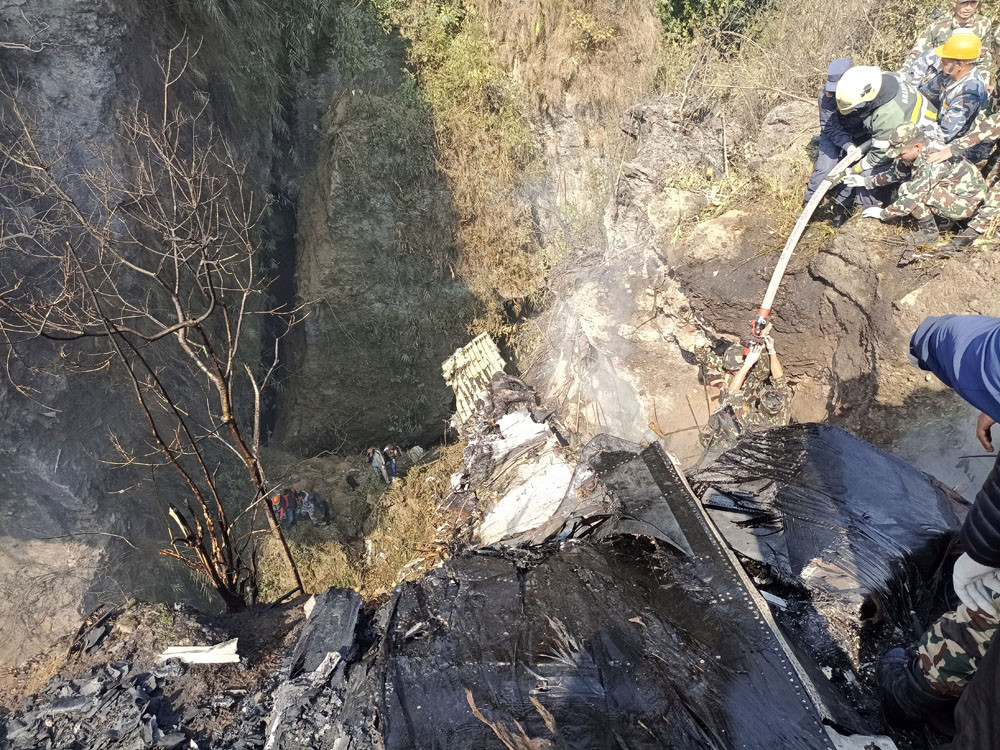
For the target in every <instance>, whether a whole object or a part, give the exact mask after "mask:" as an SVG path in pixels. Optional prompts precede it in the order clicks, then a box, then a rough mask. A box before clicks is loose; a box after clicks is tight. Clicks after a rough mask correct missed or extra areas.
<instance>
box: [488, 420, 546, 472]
mask: <svg viewBox="0 0 1000 750" xmlns="http://www.w3.org/2000/svg"><path fill="white" fill-rule="evenodd" d="M497 427H499V428H500V435H501V436H502V439H501V440H494V441H491V442H490V449H491V451H492V454H493V460H494V461H496V463H497V465H500V464H504V463H506V462H507V461H508V460H509V459H510V458H511V457H512V456H514V455H515V454H519V453H522V452H524V451H526V450H527V449H528V448H530V447H532V446H534V445H538V446H541V445H543V444H544V443H545V441H546V440H547V439H548V438H549V437H550V436H551V435H552V430H551V429H549V426H548V425H546V424H544V423H543V424H539V423H538V422H536V421H535V420H534V419H532V418H531V412H529V411H528V410H527V409H518V410H517V411H513V412H511V413H510V414H508V415H507V416H505V417H502V418H501V419H500V420H499V421H498V422H497Z"/></svg>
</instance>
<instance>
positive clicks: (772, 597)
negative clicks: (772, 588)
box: [760, 591, 788, 609]
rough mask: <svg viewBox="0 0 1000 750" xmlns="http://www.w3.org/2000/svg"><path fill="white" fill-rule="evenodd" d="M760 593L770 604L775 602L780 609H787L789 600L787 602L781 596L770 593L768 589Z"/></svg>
mask: <svg viewBox="0 0 1000 750" xmlns="http://www.w3.org/2000/svg"><path fill="white" fill-rule="evenodd" d="M760 593H761V596H763V597H764V600H765V601H767V603H768V604H773V605H774V606H775V607H777V608H778V609H785V608H786V607H787V606H788V602H786V601H785V600H784V599H782V598H781V597H780V596H775V595H774V594H770V593H768V592H767V591H761V592H760Z"/></svg>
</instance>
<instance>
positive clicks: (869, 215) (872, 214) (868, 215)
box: [861, 206, 882, 221]
mask: <svg viewBox="0 0 1000 750" xmlns="http://www.w3.org/2000/svg"><path fill="white" fill-rule="evenodd" d="M861 218H863V219H878V220H879V221H882V209H881V208H879V207H878V206H869V207H868V208H866V209H865V210H864V211H862V212H861Z"/></svg>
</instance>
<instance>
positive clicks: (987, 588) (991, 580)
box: [952, 554, 1000, 617]
mask: <svg viewBox="0 0 1000 750" xmlns="http://www.w3.org/2000/svg"><path fill="white" fill-rule="evenodd" d="M998 573H1000V571H998V570H997V568H991V567H989V566H988V565H980V564H979V563H977V562H976V561H975V560H973V559H972V558H971V557H969V555H968V554H963V555H962V556H961V557H960V558H958V560H956V561H955V572H954V573H953V574H952V582H953V583H954V584H955V593H956V594H957V595H958V598H959V599H961V600H962V604H964V605H965V606H967V607H968V608H969V609H980V610H982V611H983V612H985V613H986V614H988V615H993V616H994V617H995V616H996V615H997V614H998V611H997V605H996V604H995V603H994V602H993V591H994V590H996V589H1000V579H998V578H997V574H998Z"/></svg>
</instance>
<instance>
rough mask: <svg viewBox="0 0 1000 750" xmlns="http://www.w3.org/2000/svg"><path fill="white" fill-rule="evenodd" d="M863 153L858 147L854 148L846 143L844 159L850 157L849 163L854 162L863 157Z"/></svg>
mask: <svg viewBox="0 0 1000 750" xmlns="http://www.w3.org/2000/svg"><path fill="white" fill-rule="evenodd" d="M864 153H865V152H864V151H862V150H861V149H860V147H858V146H855V145H854V144H853V143H848V144H847V148H845V149H844V158H845V159H846V158H848V157H850V159H851V161H852V162H854V161H857V160H858V159H860V158H861V157H862V156H864Z"/></svg>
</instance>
